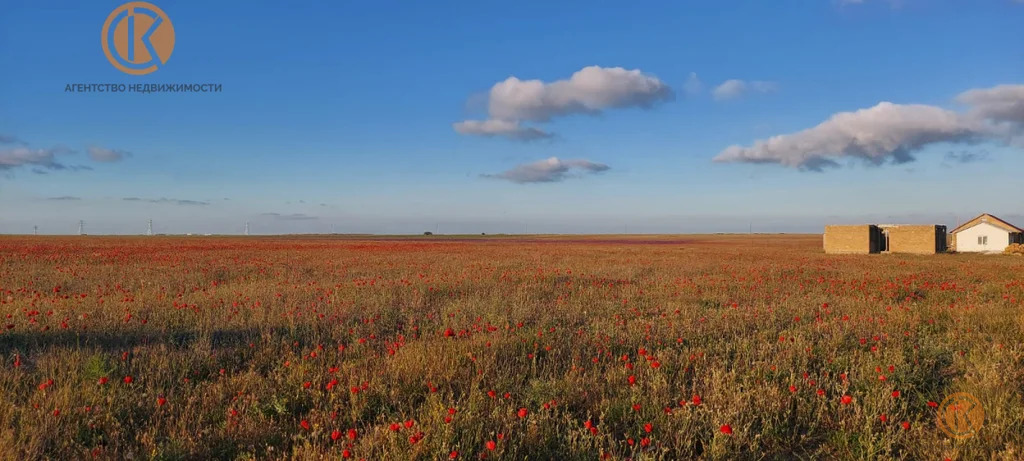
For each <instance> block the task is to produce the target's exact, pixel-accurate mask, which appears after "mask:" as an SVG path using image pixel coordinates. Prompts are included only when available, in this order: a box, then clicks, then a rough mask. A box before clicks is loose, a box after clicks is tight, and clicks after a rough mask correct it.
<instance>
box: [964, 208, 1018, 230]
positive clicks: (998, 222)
mask: <svg viewBox="0 0 1024 461" xmlns="http://www.w3.org/2000/svg"><path fill="white" fill-rule="evenodd" d="M983 222H985V223H989V224H991V225H993V226H996V227H998V228H1000V229H1004V230H1007V231H1009V232H1024V229H1021V228H1019V227H1017V226H1014V225H1013V224H1010V223H1008V222H1006V221H1003V220H1002V219H999V218H997V217H995V216H992V215H990V214H988V213H982V214H980V215H978V217H976V218H974V219H972V220H970V221H967V222H965V223H963V224H961V225H959V226H957V228H956V229H953V231H952V232H951V233H952V234H955V233H957V232H960V231H962V230H964V229H967V228H969V227H974V226H976V225H978V224H980V223H983Z"/></svg>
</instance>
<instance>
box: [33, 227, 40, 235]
mask: <svg viewBox="0 0 1024 461" xmlns="http://www.w3.org/2000/svg"><path fill="white" fill-rule="evenodd" d="M32 234H33V235H39V226H32Z"/></svg>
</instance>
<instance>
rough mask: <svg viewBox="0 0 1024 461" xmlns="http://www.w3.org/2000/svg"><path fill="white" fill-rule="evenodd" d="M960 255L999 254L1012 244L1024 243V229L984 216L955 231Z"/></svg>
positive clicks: (964, 224)
mask: <svg viewBox="0 0 1024 461" xmlns="http://www.w3.org/2000/svg"><path fill="white" fill-rule="evenodd" d="M952 233H953V238H954V239H956V251H957V252H959V253H998V252H1001V251H1003V250H1005V249H1006V247H1007V245H1009V244H1011V243H1024V229H1021V228H1019V227H1017V226H1014V225H1013V224H1010V223H1008V222H1006V221H1003V220H1002V219H999V218H997V217H995V216H992V215H990V214H983V215H981V216H978V217H977V218H974V219H972V220H970V221H967V222H965V223H963V224H961V225H960V226H959V227H957V228H956V229H953V232H952Z"/></svg>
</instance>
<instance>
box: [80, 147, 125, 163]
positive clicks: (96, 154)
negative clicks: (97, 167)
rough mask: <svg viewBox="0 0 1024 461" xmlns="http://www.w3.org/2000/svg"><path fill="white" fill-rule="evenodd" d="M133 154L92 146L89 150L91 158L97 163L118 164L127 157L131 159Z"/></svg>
mask: <svg viewBox="0 0 1024 461" xmlns="http://www.w3.org/2000/svg"><path fill="white" fill-rule="evenodd" d="M131 156H132V154H131V152H126V151H123V150H119V149H108V148H106V147H97V146H92V147H90V148H89V157H90V158H92V159H93V160H95V161H97V162H116V161H119V160H121V159H124V158H125V157H131Z"/></svg>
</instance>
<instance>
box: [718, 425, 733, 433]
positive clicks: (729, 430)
mask: <svg viewBox="0 0 1024 461" xmlns="http://www.w3.org/2000/svg"><path fill="white" fill-rule="evenodd" d="M718 431H719V432H721V433H723V434H725V435H732V426H730V425H728V424H723V425H722V427H719V428H718Z"/></svg>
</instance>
